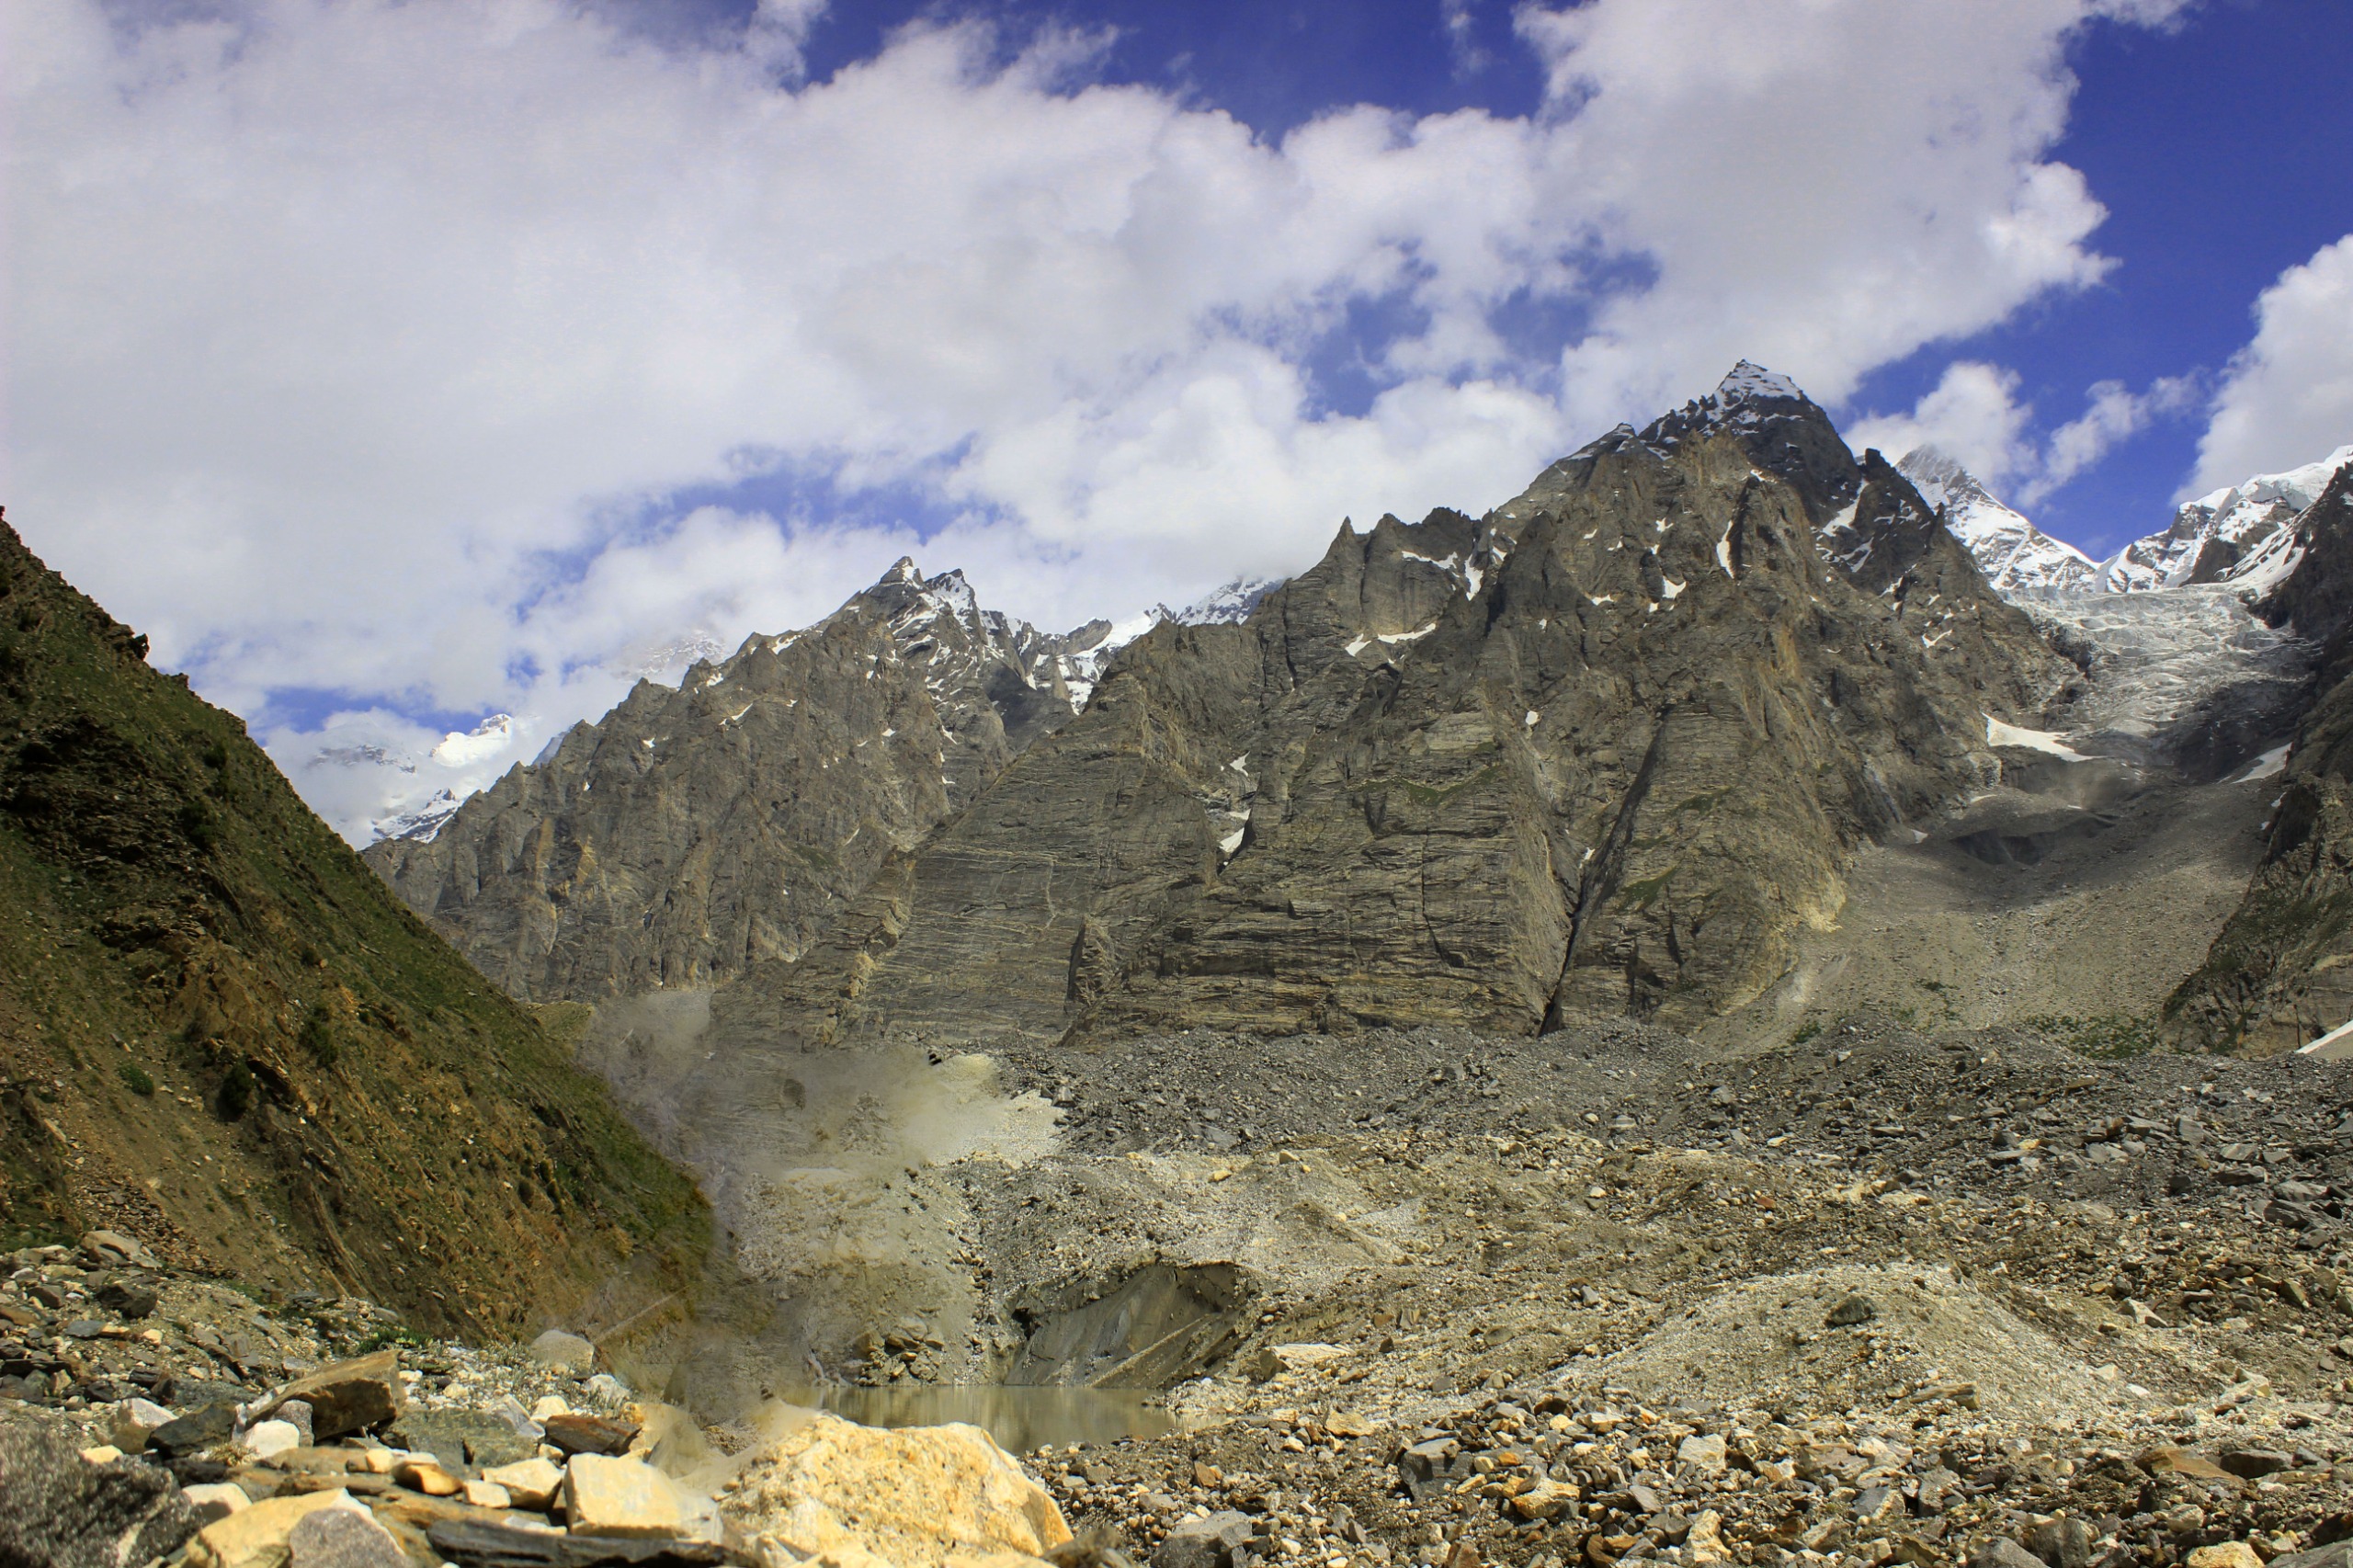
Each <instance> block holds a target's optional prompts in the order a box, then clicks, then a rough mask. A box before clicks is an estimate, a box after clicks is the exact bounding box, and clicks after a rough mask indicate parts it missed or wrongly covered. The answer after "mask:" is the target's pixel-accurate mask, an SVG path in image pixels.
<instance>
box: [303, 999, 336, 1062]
mask: <svg viewBox="0 0 2353 1568" xmlns="http://www.w3.org/2000/svg"><path fill="white" fill-rule="evenodd" d="M301 1041H302V1049H303V1050H304V1051H308V1052H310V1055H311V1060H312V1061H313V1062H317V1063H318V1064H319V1065H320V1066H322V1067H332V1066H334V1065H335V1062H337V1061H339V1060H341V1058H342V1056H343V1047H342V1046H341V1045H340V1044H338V1043H337V1042H336V1040H335V1020H334V1019H333V1018H332V1017H328V1015H327V1009H326V1004H325V1003H324V1002H313V1003H312V1004H311V1010H310V1012H309V1013H308V1014H307V1015H305V1016H304V1017H303V1019H302V1033H301Z"/></svg>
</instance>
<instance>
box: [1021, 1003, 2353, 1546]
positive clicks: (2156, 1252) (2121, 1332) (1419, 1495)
mask: <svg viewBox="0 0 2353 1568" xmlns="http://www.w3.org/2000/svg"><path fill="white" fill-rule="evenodd" d="M2135 1043H2136V1042H2135V1041H2133V1040H2130V1039H2126V1040H2120V1041H2100V1040H2074V1041H2071V1044H2072V1045H2074V1046H2079V1047H2083V1048H2085V1049H2101V1048H2105V1049H2111V1050H2113V1049H2130V1048H2131V1046H2132V1045H2133V1044H2135ZM1015 1065H1016V1069H1017V1073H1019V1074H1026V1075H1027V1077H1028V1081H1029V1082H1031V1083H1033V1084H1035V1085H1037V1086H1038V1087H1039V1088H1040V1089H1041V1090H1042V1091H1044V1092H1046V1093H1049V1094H1051V1095H1053V1096H1055V1097H1056V1098H1057V1099H1058V1100H1059V1101H1060V1102H1061V1103H1063V1105H1064V1106H1065V1107H1066V1110H1067V1114H1068V1115H1069V1117H1070V1119H1071V1121H1072V1123H1073V1128H1074V1131H1073V1132H1072V1135H1071V1138H1072V1142H1074V1144H1076V1145H1077V1146H1078V1147H1080V1148H1085V1149H1090V1150H1095V1151H1099V1153H1095V1154H1093V1155H1092V1156H1090V1157H1086V1158H1079V1159H1070V1160H1063V1161H1048V1162H1041V1163H1040V1164H1037V1165H1031V1166H1029V1167H1026V1168H1025V1169H1024V1170H1022V1171H1021V1172H1019V1173H1017V1176H1016V1178H1015V1179H1014V1180H1013V1181H1012V1182H1010V1183H1009V1184H1006V1187H1005V1188H1004V1195H1003V1197H1002V1198H1001V1199H1000V1200H999V1201H998V1202H997V1204H996V1205H995V1206H994V1207H993V1208H991V1207H989V1206H987V1205H983V1209H984V1210H986V1212H987V1213H988V1215H989V1219H988V1221H987V1223H986V1226H985V1227H984V1229H985V1230H986V1231H987V1232H988V1233H990V1234H991V1235H993V1236H996V1237H1001V1238H1002V1240H1000V1241H999V1242H998V1244H997V1247H996V1249H995V1253H994V1256H996V1257H998V1258H999V1259H1000V1260H1003V1259H1009V1258H1011V1257H1013V1256H1024V1255H1027V1256H1042V1257H1048V1258H1051V1259H1053V1260H1054V1267H1058V1268H1059V1269H1060V1270H1061V1272H1062V1274H1063V1278H1068V1279H1072V1280H1085V1281H1087V1282H1088V1283H1087V1284H1086V1286H1084V1287H1081V1288H1077V1289H1065V1290H1063V1291H1062V1292H1061V1294H1060V1298H1059V1299H1060V1300H1063V1301H1083V1300H1084V1299H1085V1298H1086V1296H1087V1295H1088V1294H1089V1293H1090V1292H1096V1293H1100V1294H1101V1295H1102V1296H1103V1297H1104V1299H1106V1300H1110V1299H1114V1298H1115V1297H1116V1296H1117V1294H1118V1292H1117V1290H1116V1286H1117V1284H1118V1282H1119V1281H1120V1278H1122V1277H1123V1276H1125V1275H1127V1274H1130V1273H1131V1271H1132V1269H1133V1267H1134V1264H1135V1262H1136V1260H1137V1258H1138V1257H1139V1256H1144V1255H1147V1254H1148V1255H1150V1256H1154V1257H1156V1258H1160V1259H1164V1260H1170V1259H1173V1260H1175V1261H1177V1262H1180V1263H1184V1264H1188V1265H1195V1266H1198V1265H1200V1264H1204V1263H1207V1262H1209V1261H1210V1260H1211V1259H1212V1258H1214V1257H1218V1256H1235V1257H1239V1258H1241V1259H1243V1260H1244V1261H1245V1262H1247V1263H1249V1264H1250V1265H1251V1266H1252V1277H1253V1278H1255V1279H1256V1281H1257V1282H1258V1284H1259V1286H1260V1290H1259V1291H1258V1293H1257V1294H1256V1295H1254V1296H1253V1297H1252V1298H1251V1299H1250V1300H1249V1301H1248V1302H1247V1303H1246V1307H1245V1308H1244V1309H1243V1310H1241V1311H1240V1312H1235V1313H1234V1314H1233V1317H1234V1319H1235V1321H1234V1323H1233V1329H1234V1331H1235V1335H1236V1338H1235V1348H1234V1350H1233V1353H1232V1354H1231V1356H1230V1357H1229V1358H1228V1359H1227V1360H1226V1361H1225V1362H1224V1363H1223V1365H1222V1367H1221V1368H1220V1369H1216V1370H1214V1371H1212V1372H1210V1373H1209V1374H1207V1375H1205V1376H1200V1377H1197V1378H1194V1379H1191V1380H1189V1381H1184V1382H1181V1383H1179V1384H1178V1385H1177V1386H1176V1388H1174V1389H1173V1390H1172V1391H1171V1392H1170V1394H1169V1396H1168V1397H1169V1403H1170V1405H1171V1407H1172V1409H1173V1410H1174V1411H1175V1412H1176V1414H1178V1415H1180V1416H1181V1417H1182V1418H1183V1420H1184V1424H1185V1425H1184V1427H1183V1429H1180V1430H1178V1431H1176V1432H1174V1433H1170V1434H1167V1435H1164V1436H1161V1437H1154V1438H1151V1439H1147V1440H1142V1441H1138V1442H1132V1443H1129V1444H1126V1445H1121V1446H1118V1447H1112V1448H1092V1449H1086V1451H1084V1452H1082V1453H1077V1454H1070V1453H1063V1452H1060V1451H1054V1452H1049V1453H1042V1454H1040V1455H1037V1456H1035V1459H1036V1462H1037V1463H1038V1464H1039V1465H1040V1469H1041V1473H1042V1474H1043V1475H1044V1476H1045V1479H1046V1480H1047V1483H1048V1484H1049V1485H1050V1486H1051V1487H1052V1488H1053V1489H1054V1490H1055V1491H1056V1493H1057V1494H1058V1495H1059V1496H1060V1497H1061V1498H1062V1499H1063V1504H1064V1506H1065V1507H1066V1508H1067V1509H1068V1510H1069V1511H1070V1513H1071V1516H1072V1520H1073V1523H1074V1526H1075V1527H1076V1528H1078V1529H1079V1530H1080V1532H1081V1535H1082V1536H1085V1535H1086V1532H1087V1531H1088V1530H1089V1529H1100V1530H1103V1531H1106V1532H1110V1533H1113V1534H1116V1535H1117V1536H1118V1537H1120V1539H1123V1540H1127V1541H1128V1542H1130V1543H1131V1550H1136V1551H1144V1550H1154V1551H1176V1550H1177V1549H1176V1548H1168V1547H1165V1544H1164V1543H1165V1541H1166V1540H1168V1538H1169V1535H1170V1532H1172V1531H1174V1532H1176V1535H1177V1537H1178V1538H1179V1545H1180V1546H1181V1547H1182V1548H1183V1549H1184V1550H1188V1551H1189V1550H1193V1549H1194V1547H1196V1546H1199V1542H1198V1541H1195V1540H1194V1536H1196V1535H1198V1533H1199V1531H1198V1528H1191V1529H1189V1532H1188V1526H1186V1524H1185V1523H1184V1521H1185V1520H1186V1518H1187V1517H1188V1515H1195V1514H1200V1513H1203V1512H1207V1513H1209V1514H1212V1515H1222V1514H1227V1513H1233V1514H1237V1515H1239V1516H1240V1518H1239V1519H1238V1520H1235V1519H1227V1520H1225V1521H1223V1524H1224V1525H1225V1526H1231V1527H1232V1528H1230V1529H1228V1530H1227V1532H1226V1533H1227V1534H1228V1535H1230V1536H1234V1537H1235V1539H1236V1540H1245V1541H1246V1542H1247V1543H1249V1544H1247V1545H1245V1547H1244V1548H1243V1550H1249V1551H1257V1552H1261V1553H1267V1554H1274V1555H1279V1556H1281V1557H1286V1558H1292V1557H1296V1558H1302V1559H1312V1560H1316V1561H1322V1562H1333V1561H1336V1560H1338V1559H1344V1558H1363V1557H1370V1558H1371V1559H1373V1560H1374V1561H1380V1562H1401V1563H1402V1562H1416V1563H1425V1562H1427V1563H1436V1562H1449V1563H1455V1564H1461V1563H1463V1562H1468V1561H1472V1560H1487V1561H1505V1562H1540V1561H1544V1560H1550V1561H1552V1562H1571V1561H1578V1560H1582V1561H1584V1562H1586V1563H1588V1564H1595V1565H1599V1564H1603V1563H1607V1562H1616V1561H1620V1560H1625V1561H1639V1560H1644V1559H1649V1560H1654V1561H1661V1562H1678V1563H1693V1564H1698V1563H1706V1562H1718V1561H1725V1560H1728V1559H1737V1560H1740V1561H1744V1562H1788V1561H1801V1562H1829V1561H1833V1560H1843V1561H1846V1562H1870V1563H1879V1562H1890V1561H1893V1560H1895V1559H1898V1558H1901V1559H1903V1560H1904V1561H1907V1562H1915V1563H1921V1564H1926V1563H1930V1562H1944V1561H1946V1560H1948V1559H1952V1560H1959V1559H1961V1558H1962V1557H1963V1556H1965V1555H1967V1554H1968V1553H1969V1552H1970V1551H1971V1550H1972V1545H1975V1544H1976V1543H1979V1542H1980V1541H1981V1539H1994V1538H1998V1539H1999V1540H2004V1541H2010V1542H2014V1543H2015V1542H2023V1543H2024V1546H2023V1548H2022V1550H2026V1551H2029V1552H2030V1554H2031V1555H2033V1556H2034V1557H2036V1558H2038V1559H2039V1560H2041V1561H2044V1562H2049V1563H2052V1564H2053V1565H2055V1568H2081V1565H2082V1564H2085V1563H2089V1562H2108V1563H2110V1564H2112V1565H2118V1564H2121V1563H2123V1562H2127V1561H2130V1562H2143V1563H2158V1562H2175V1561H2178V1560H2183V1559H2186V1558H2189V1557H2191V1554H2192V1553H2194V1552H2196V1551H2199V1550H2200V1549H2203V1548H2212V1547H2218V1546H2221V1545H2223V1544H2225V1543H2243V1544H2245V1547H2246V1549H2247V1550H2250V1551H2253V1552H2255V1553H2256V1556H2257V1557H2259V1558H2271V1557H2277V1556H2280V1555H2283V1554H2287V1553H2290V1552H2293V1551H2296V1550H2298V1549H2300V1548H2303V1547H2309V1546H2313V1545H2314V1544H2318V1543H2325V1542H2328V1541H2331V1540H2342V1539H2343V1538H2345V1537H2346V1536H2347V1535H2353V1513H2348V1511H2347V1510H2348V1507H2353V1440H2349V1439H2353V1397H2349V1396H2353V1382H2348V1381H2347V1380H2348V1374H2353V1295H2348V1294H2347V1288H2346V1283H2345V1281H2346V1279H2347V1269H2348V1267H2353V1257H2348V1256H2347V1251H2346V1245H2347V1244H2346V1234H2345V1231H2344V1229H2343V1224H2344V1217H2345V1199H2347V1197H2353V1070H2348V1069H2347V1067H2345V1066H2343V1065H2325V1064H2321V1063H2316V1062H2309V1061H2302V1062H2300V1061H2297V1060H2295V1059H2288V1060H2284V1061H2279V1062H2271V1063H2260V1064H2258V1063H2248V1062H2231V1061H2224V1060H2218V1059H2211V1058H2196V1057H2182V1056H2175V1055H2170V1054H2143V1055H2138V1056H2132V1057H2128V1058H2124V1059H2120V1060H2102V1059H2099V1058H2097V1057H2095V1056H2087V1055H2086V1054H2084V1053H2083V1051H2082V1050H2078V1049H2070V1048H2068V1047H2066V1046H2062V1045H2059V1044H2056V1043H2054V1042H2052V1040H2049V1039H2047V1038H2044V1037H2043V1036H2041V1035H2038V1034H2036V1033H2032V1032H2028V1031H1980V1032H1972V1033H1966V1034H1952V1035H1947V1036H1942V1037H1923V1036H1920V1035H1917V1034H1915V1033H1913V1032H1911V1031H1909V1030H1907V1029H1904V1028H1899V1027H1896V1026H1894V1025H1893V1024H1886V1023H1882V1024H1878V1025H1874V1024H1870V1023H1867V1022H1860V1021H1858V1022H1853V1023H1847V1024H1841V1025H1837V1026H1834V1027H1832V1028H1829V1029H1826V1030H1824V1031H1823V1032H1821V1033H1819V1034H1815V1035H1813V1037H1812V1038H1810V1039H1806V1040H1800V1041H1797V1042H1794V1043H1790V1044H1787V1045H1784V1046H1782V1047H1780V1048H1779V1049H1775V1050H1772V1051H1766V1052H1762V1053H1757V1054H1754V1055H1751V1056H1749V1057H1747V1058H1745V1059H1738V1060H1731V1061H1726V1060H1722V1059H1711V1058H1710V1057H1708V1056H1706V1055H1705V1054H1703V1053H1702V1052H1700V1051H1699V1050H1697V1049H1696V1048H1693V1047H1691V1046H1689V1045H1688V1044H1687V1043H1685V1042H1682V1041H1679V1040H1676V1039H1675V1038H1674V1037H1671V1036H1665V1035H1664V1034H1661V1033H1659V1032H1657V1031H1646V1030H1641V1029H1637V1028H1631V1027H1628V1028H1621V1029H1617V1030H1612V1031H1609V1032H1608V1034H1606V1035H1598V1036H1586V1037H1550V1038H1547V1039H1544V1040H1479V1039H1476V1038H1473V1037H1468V1036H1464V1037H1441V1036H1438V1035H1436V1034H1415V1035H1392V1034H1385V1033H1378V1032H1376V1033H1370V1034H1366V1035H1360V1036H1353V1037H1325V1038H1320V1039H1313V1040H1304V1039H1303V1040H1278V1041H1266V1042H1251V1045H1250V1048H1249V1049H1248V1050H1246V1051H1245V1050H1244V1049H1243V1042H1240V1041H1236V1040H1227V1039H1223V1038H1221V1037H1216V1036H1210V1035H1206V1034H1195V1035H1192V1036H1177V1037H1172V1038H1165V1039H1161V1040H1140V1041H1135V1042H1131V1043H1129V1044H1127V1045H1125V1046H1121V1047H1107V1048H1105V1049H1104V1050H1102V1051H1099V1052H1097V1053H1094V1054H1091V1055H1090V1054H1073V1053H1057V1054H1054V1055H1052V1056H1046V1055H1042V1054H1041V1055H1040V1057H1039V1058H1038V1059H1036V1060H1035V1061H1023V1062H1017V1063H1016V1064H1015ZM1237 1096H1238V1101H1237ZM1188 1184H1190V1185H1191V1186H1192V1187H1194V1188H1195V1189H1196V1190H1197V1191H1198V1192H1199V1193H1200V1194H1202V1195H1203V1196H1202V1197H1201V1198H1199V1199H1196V1200H1195V1201H1194V1202H1193V1203H1192V1204H1190V1205H1188V1206H1184V1208H1183V1209H1182V1210H1180V1206H1179V1205H1178V1204H1177V1203H1176V1202H1175V1201H1172V1198H1173V1195H1174V1194H1176V1193H1177V1192H1179V1191H1181V1190H1182V1189H1183V1188H1184V1187H1186V1186H1187V1185H1188ZM1229 1193H1231V1194H1233V1197H1231V1198H1228V1197H1225V1196H1224V1195H1226V1194H1229ZM1208 1195H1217V1196H1215V1197H1211V1196H1208ZM1180 1211H1182V1212H1184V1213H1185V1214H1186V1217H1185V1218H1182V1219H1180V1218H1178V1217H1177V1216H1178V1214H1179V1213H1180ZM1197 1215H1206V1216H1207V1217H1208V1219H1209V1222H1208V1223H1203V1222H1202V1221H1201V1220H1200V1219H1199V1218H1197V1217H1195V1216H1197ZM1201 1233H1206V1237H1205V1240H1206V1244H1189V1239H1190V1238H1191V1237H1193V1236H1195V1235H1199V1234H1201ZM1002 1266H1003V1265H1002V1264H1001V1267H1002ZM1034 1272H1036V1271H1033V1273H1034ZM1046 1294H1047V1293H1044V1292H1040V1291H1039V1290H1036V1289H1035V1288H1034V1287H1032V1288H1031V1289H1030V1290H1029V1291H1028V1293H1027V1299H1028V1300H1029V1301H1039V1300H1040V1299H1041V1298H1043V1297H1044V1296H1045V1295H1046ZM1003 1299H1005V1300H1007V1301H1010V1302H1012V1303H1014V1305H1013V1312H1014V1314H1015V1315H1018V1306H1019V1303H1020V1301H1021V1300H1022V1299H1023V1292H1021V1291H1018V1290H1016V1291H1010V1292H1006V1293H1005V1295H1004V1298H1003ZM2067 1520H2073V1521H2076V1522H2075V1523H2072V1524H2071V1523H2065V1522H2063V1521H2067ZM2053 1521H2062V1522H2057V1523H2054V1522H2053ZM1237 1532H1239V1533H1238V1534H1237ZM1188 1543H1190V1544H1188ZM1232 1545H1233V1542H1232V1541H1229V1542H1227V1548H1231V1547H1232ZM1225 1549H1226V1548H1221V1549H1220V1550H1225ZM1200 1550H1202V1551H1209V1550H1210V1549H1209V1548H1207V1547H1201V1548H1200ZM1466 1553H1468V1554H1472V1555H1466ZM2233 1560H2235V1559H2233ZM2196 1561H2198V1562H2200V1568H2214V1565H2215V1564H2216V1563H2218V1562H2222V1561H2224V1559H2221V1558H2216V1557H2213V1556H2211V1554H2210V1555H2209V1556H2207V1557H2205V1558H2201V1559H2196Z"/></svg>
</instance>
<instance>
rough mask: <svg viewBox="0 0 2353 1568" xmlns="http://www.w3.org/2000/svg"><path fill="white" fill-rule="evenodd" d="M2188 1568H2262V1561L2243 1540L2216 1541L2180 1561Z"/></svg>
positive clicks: (2253, 1549)
mask: <svg viewBox="0 0 2353 1568" xmlns="http://www.w3.org/2000/svg"><path fill="white" fill-rule="evenodd" d="M2182 1561H2183V1562H2185V1563H2187V1564H2188V1568H2263V1559H2262V1558H2260V1557H2257V1556H2256V1554H2255V1548H2253V1547H2251V1546H2249V1545H2248V1544H2247V1543H2246V1542H2245V1541H2243V1540H2218V1541H2216V1542H2215V1543H2214V1544H2213V1545H2211V1546H2201V1547H2199V1548H2198V1549H2197V1550H2196V1551H2192V1552H2191V1553H2190V1554H2189V1555H2188V1557H2186V1558H2184V1559H2182Z"/></svg>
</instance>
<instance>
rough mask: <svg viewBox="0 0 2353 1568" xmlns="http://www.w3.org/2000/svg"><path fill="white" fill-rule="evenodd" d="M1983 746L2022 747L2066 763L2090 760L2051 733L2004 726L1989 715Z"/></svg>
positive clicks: (2016, 726) (1986, 718)
mask: <svg viewBox="0 0 2353 1568" xmlns="http://www.w3.org/2000/svg"><path fill="white" fill-rule="evenodd" d="M1985 744H1988V745H1996V746H2022V747H2024V748H2025V749H2027V750H2028V751H2039V752H2043V753H2046V754H2048V755H2049V756H2055V757H2060V758H2063V760H2065V761H2068V762H2088V761H2090V760H2091V759H2090V758H2089V757H2087V756H2085V755H2084V754H2083V753H2082V752H2079V751H2077V750H2075V747H2073V746H2071V745H2069V744H2067V743H2066V742H2064V741H2063V740H2061V739H2060V738H2059V736H2058V735H2057V734H2056V733H2053V732H2052V731H2050V730H2029V729H2022V728H2020V727H2019V726H2018V725H2016V724H2005V723H2003V722H2001V721H2000V720H1999V719H1996V718H1995V717H1994V716H1993V715H1992V714H1990V713H1988V714H1987V715H1986V716H1985Z"/></svg>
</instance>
